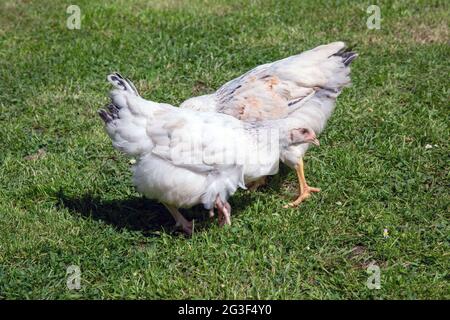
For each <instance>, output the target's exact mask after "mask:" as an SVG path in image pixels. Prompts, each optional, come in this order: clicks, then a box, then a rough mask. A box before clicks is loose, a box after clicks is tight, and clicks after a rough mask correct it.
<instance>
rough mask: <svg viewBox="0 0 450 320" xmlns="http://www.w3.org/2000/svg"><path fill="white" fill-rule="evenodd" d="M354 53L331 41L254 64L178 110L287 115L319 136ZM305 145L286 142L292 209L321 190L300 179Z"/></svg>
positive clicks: (257, 117) (249, 117) (260, 117)
mask: <svg viewBox="0 0 450 320" xmlns="http://www.w3.org/2000/svg"><path fill="white" fill-rule="evenodd" d="M357 56H358V55H357V54H356V53H354V52H351V51H347V50H346V46H345V44H344V43H343V42H333V43H330V44H327V45H321V46H318V47H316V48H314V49H312V50H309V51H305V52H303V53H301V54H298V55H294V56H291V57H288V58H285V59H282V60H279V61H275V62H272V63H267V64H264V65H261V66H258V67H256V68H254V69H252V70H250V71H249V72H247V73H245V74H243V75H242V76H240V77H238V78H236V79H234V80H231V81H229V82H227V83H226V84H224V85H223V86H222V87H220V88H219V90H217V91H216V92H215V93H213V94H208V95H203V96H199V97H194V98H190V99H188V100H186V101H185V102H183V103H182V104H181V106H180V107H181V108H184V109H191V110H197V111H203V112H205V111H207V112H218V113H224V114H228V115H231V116H233V117H235V118H237V119H240V120H243V121H253V122H255V121H264V120H270V119H283V118H290V119H292V120H295V123H296V124H297V126H299V127H309V128H312V129H313V130H314V132H315V133H316V134H320V133H321V132H322V131H323V129H324V128H325V125H326V123H327V120H328V119H329V118H330V116H331V114H332V113H333V111H334V108H335V103H336V98H337V96H338V95H339V94H340V92H341V91H342V89H343V88H344V87H346V86H348V85H349V84H350V68H349V65H350V63H351V62H352V61H353V60H354V59H355V58H356V57H357ZM307 150H308V144H302V145H289V146H285V147H284V149H283V150H282V152H281V155H280V159H281V161H282V162H284V163H285V164H287V165H288V166H289V167H291V168H293V169H295V170H296V172H297V177H298V181H299V195H298V197H297V199H296V200H295V201H293V202H291V203H289V204H288V205H287V206H286V207H294V206H297V205H298V204H300V203H301V202H302V201H303V200H305V199H306V198H308V197H310V194H311V192H318V191H320V189H318V188H313V187H310V186H309V185H308V184H307V182H306V179H305V175H304V169H303V168H304V165H303V156H304V154H305V153H306V151H307Z"/></svg>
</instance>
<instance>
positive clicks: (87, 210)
mask: <svg viewBox="0 0 450 320" xmlns="http://www.w3.org/2000/svg"><path fill="white" fill-rule="evenodd" d="M288 171H289V169H287V170H286V168H284V169H281V170H280V173H281V174H280V175H277V176H274V177H270V180H269V183H268V185H267V186H264V187H262V188H260V189H258V191H259V192H257V193H255V192H249V191H243V193H241V194H240V195H239V196H238V197H236V198H235V197H231V199H230V203H231V206H232V208H233V210H232V217H233V216H239V213H240V212H242V211H244V210H245V209H246V207H248V206H249V204H250V203H252V202H253V201H255V200H256V199H257V198H258V197H260V196H261V193H262V194H264V193H266V192H271V191H275V190H279V189H280V185H281V182H282V181H283V180H284V178H285V177H286V175H287V173H288ZM241 192H242V191H241ZM56 198H57V201H58V204H57V205H58V207H60V208H66V209H68V210H69V211H70V212H71V213H72V214H75V215H77V216H81V217H83V218H89V219H94V220H97V221H102V222H104V223H106V224H108V225H111V226H113V227H114V228H115V229H117V230H122V229H126V230H130V231H138V232H141V233H142V234H143V235H145V236H159V235H160V233H161V232H165V233H174V232H178V231H177V230H175V228H174V225H175V221H174V220H173V218H172V216H171V215H170V213H169V212H168V211H167V209H166V208H165V207H164V206H163V205H162V204H160V203H158V202H155V201H152V200H149V199H147V198H145V197H143V196H131V197H129V198H127V199H117V200H104V199H102V198H101V197H99V196H93V195H92V194H89V193H86V194H84V195H83V196H81V197H71V196H69V195H67V194H65V193H64V191H62V190H60V191H59V192H58V193H57V195H56ZM181 212H182V214H183V215H184V216H185V217H186V218H187V219H188V220H192V219H195V223H196V232H203V231H206V230H207V229H208V228H209V227H210V226H211V224H213V223H217V221H216V218H214V219H210V218H209V216H208V212H207V210H205V209H204V208H203V206H202V205H198V206H195V207H193V208H191V209H188V210H181Z"/></svg>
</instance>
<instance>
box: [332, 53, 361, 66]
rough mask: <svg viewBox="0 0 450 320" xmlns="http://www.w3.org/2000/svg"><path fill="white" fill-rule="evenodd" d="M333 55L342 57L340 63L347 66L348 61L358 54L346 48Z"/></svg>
mask: <svg viewBox="0 0 450 320" xmlns="http://www.w3.org/2000/svg"><path fill="white" fill-rule="evenodd" d="M334 56H338V57H342V63H343V64H344V65H345V66H346V67H347V66H349V65H350V63H351V62H352V61H353V60H355V59H356V58H357V57H358V54H357V53H356V52H353V51H349V50H348V49H344V50H340V51H339V52H337V53H335V54H334Z"/></svg>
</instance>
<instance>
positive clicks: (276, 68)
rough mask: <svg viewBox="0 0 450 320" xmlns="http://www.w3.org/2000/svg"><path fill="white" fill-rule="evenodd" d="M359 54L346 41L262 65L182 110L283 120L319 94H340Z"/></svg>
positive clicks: (243, 118) (251, 118) (245, 117)
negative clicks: (351, 50)
mask: <svg viewBox="0 0 450 320" xmlns="http://www.w3.org/2000/svg"><path fill="white" fill-rule="evenodd" d="M355 57H356V54H354V53H352V52H346V51H345V44H344V43H343V42H334V43H330V44H328V45H323V46H319V47H316V48H314V49H312V50H309V51H306V52H303V53H301V54H298V55H295V56H291V57H288V58H285V59H282V60H279V61H276V62H273V63H268V64H264V65H261V66H259V67H256V68H254V69H253V70H250V71H249V72H247V73H245V74H244V75H242V76H240V77H238V78H236V79H234V80H231V81H229V82H227V83H226V84H224V85H223V86H222V87H221V88H220V89H219V90H217V91H216V92H215V93H214V94H213V95H206V96H201V97H196V98H191V99H188V100H186V101H185V102H184V103H183V104H182V105H181V107H182V108H189V109H194V110H198V111H216V112H220V113H225V114H228V115H231V116H233V117H235V118H238V119H241V120H245V121H259V120H269V119H280V118H284V117H286V116H288V115H289V114H290V113H291V112H294V111H295V110H297V109H298V108H300V107H301V106H302V105H304V104H305V102H306V101H308V100H309V99H310V98H311V97H313V96H314V95H315V94H316V93H317V92H318V91H320V90H326V91H329V93H330V94H334V95H337V94H338V92H339V91H340V90H341V89H342V88H343V87H344V86H346V85H348V84H349V83H350V78H349V72H350V70H349V68H348V67H347V66H348V64H349V63H350V62H351V61H352V60H353V59H354V58H355Z"/></svg>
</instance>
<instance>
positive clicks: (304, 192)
mask: <svg viewBox="0 0 450 320" xmlns="http://www.w3.org/2000/svg"><path fill="white" fill-rule="evenodd" d="M303 167H304V165H303V158H300V160H298V163H297V166H296V167H295V171H296V172H297V177H298V185H299V195H298V197H297V199H295V200H294V201H293V202H291V203H289V204H287V205H285V206H284V207H285V208H292V207H296V206H298V205H299V204H300V203H302V202H303V201H304V200H305V199H307V198H309V197H310V196H311V192H319V191H320V189H319V188H313V187H310V186H308V184H307V183H306V179H305V172H304V171H303Z"/></svg>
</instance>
